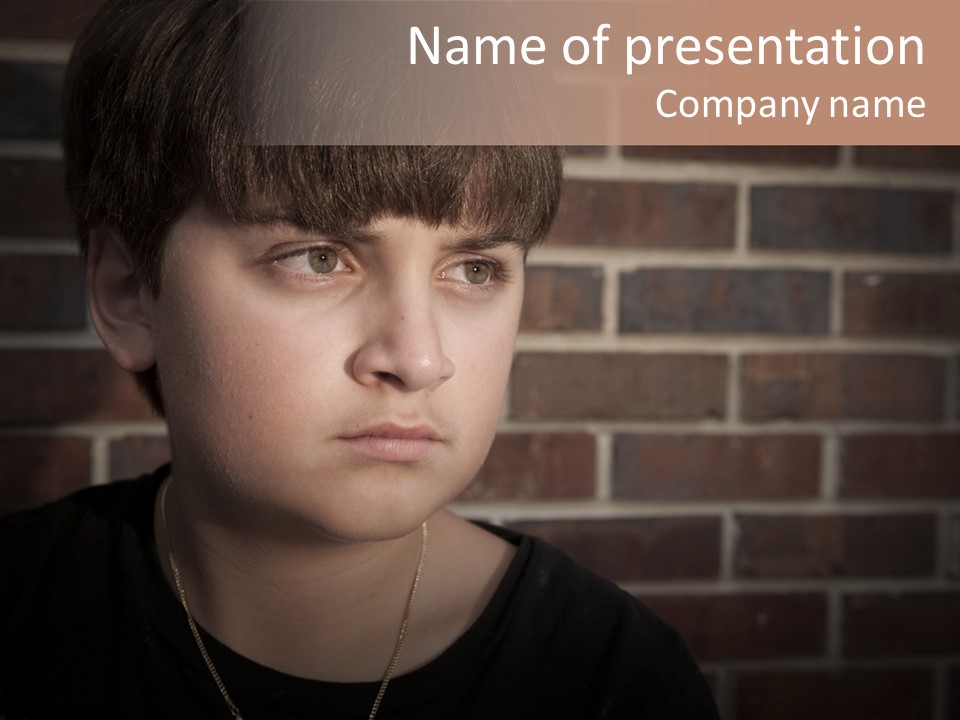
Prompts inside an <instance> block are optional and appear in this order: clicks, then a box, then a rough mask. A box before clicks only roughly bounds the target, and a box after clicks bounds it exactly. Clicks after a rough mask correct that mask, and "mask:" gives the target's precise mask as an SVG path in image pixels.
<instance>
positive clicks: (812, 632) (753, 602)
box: [642, 593, 827, 662]
mask: <svg viewBox="0 0 960 720" xmlns="http://www.w3.org/2000/svg"><path fill="white" fill-rule="evenodd" d="M642 600H643V601H644V602H645V603H646V604H647V605H649V606H650V608H651V609H653V611H654V612H655V613H657V614H658V615H659V616H660V617H662V618H663V619H664V620H666V621H667V622H668V623H670V624H671V625H673V626H674V627H675V628H677V630H678V631H679V632H680V634H681V635H683V638H684V640H686V642H687V644H688V646H689V647H690V651H691V652H692V653H693V655H694V656H695V657H696V658H697V659H698V660H700V661H701V662H703V661H714V660H749V659H766V658H780V657H807V656H817V655H822V654H823V652H824V649H825V640H826V635H827V603H826V598H825V597H824V596H823V595H820V594H816V593H790V594H787V593H749V594H742V595H679V596H669V595H659V596H649V597H644V598H642Z"/></svg>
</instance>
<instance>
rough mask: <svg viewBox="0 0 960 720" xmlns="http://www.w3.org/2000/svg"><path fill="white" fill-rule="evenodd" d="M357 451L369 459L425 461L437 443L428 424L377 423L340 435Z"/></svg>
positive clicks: (437, 439)
mask: <svg viewBox="0 0 960 720" xmlns="http://www.w3.org/2000/svg"><path fill="white" fill-rule="evenodd" d="M340 439H341V440H343V441H344V442H346V443H347V444H348V445H350V447H352V448H353V449H354V450H356V451H357V452H359V453H361V454H363V455H366V456H367V457H369V458H371V459H373V460H381V461H384V462H401V463H414V462H419V461H420V460H423V459H424V458H426V457H427V456H428V455H429V454H430V453H431V452H432V451H433V449H434V448H435V447H436V446H437V445H439V444H440V438H439V435H438V434H437V432H436V430H434V429H433V428H431V427H430V426H428V425H412V426H404V425H396V424H394V423H380V424H378V425H373V426H371V427H368V428H364V429H363V430H359V431H357V432H352V433H349V434H347V435H342V436H340Z"/></svg>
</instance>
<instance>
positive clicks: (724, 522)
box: [719, 508, 740, 583]
mask: <svg viewBox="0 0 960 720" xmlns="http://www.w3.org/2000/svg"><path fill="white" fill-rule="evenodd" d="M739 540H740V524H739V523H738V522H737V518H736V512H735V511H734V510H733V509H731V508H728V509H727V510H725V511H724V512H723V515H722V519H721V524H720V577H719V580H720V582H725V583H731V582H734V581H735V580H737V579H738V578H737V574H736V553H737V544H738V542H739Z"/></svg>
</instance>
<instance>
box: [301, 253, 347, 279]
mask: <svg viewBox="0 0 960 720" xmlns="http://www.w3.org/2000/svg"><path fill="white" fill-rule="evenodd" d="M339 262H340V256H339V255H337V251H336V250H333V249H331V248H314V249H312V250H309V251H307V263H309V265H310V269H311V270H313V271H314V272H318V273H320V274H322V275H326V274H327V273H332V272H333V271H334V270H336V269H337V264H338V263H339Z"/></svg>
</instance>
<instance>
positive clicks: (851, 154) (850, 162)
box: [837, 145, 858, 170]
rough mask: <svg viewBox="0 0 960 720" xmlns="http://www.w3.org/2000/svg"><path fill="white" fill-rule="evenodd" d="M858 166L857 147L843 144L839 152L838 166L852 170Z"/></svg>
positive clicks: (841, 168)
mask: <svg viewBox="0 0 960 720" xmlns="http://www.w3.org/2000/svg"><path fill="white" fill-rule="evenodd" d="M856 167H858V166H857V164H856V149H855V148H854V147H853V146H852V145H841V146H840V147H839V148H838V153H837V168H838V169H840V170H852V169H854V168H856Z"/></svg>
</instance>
